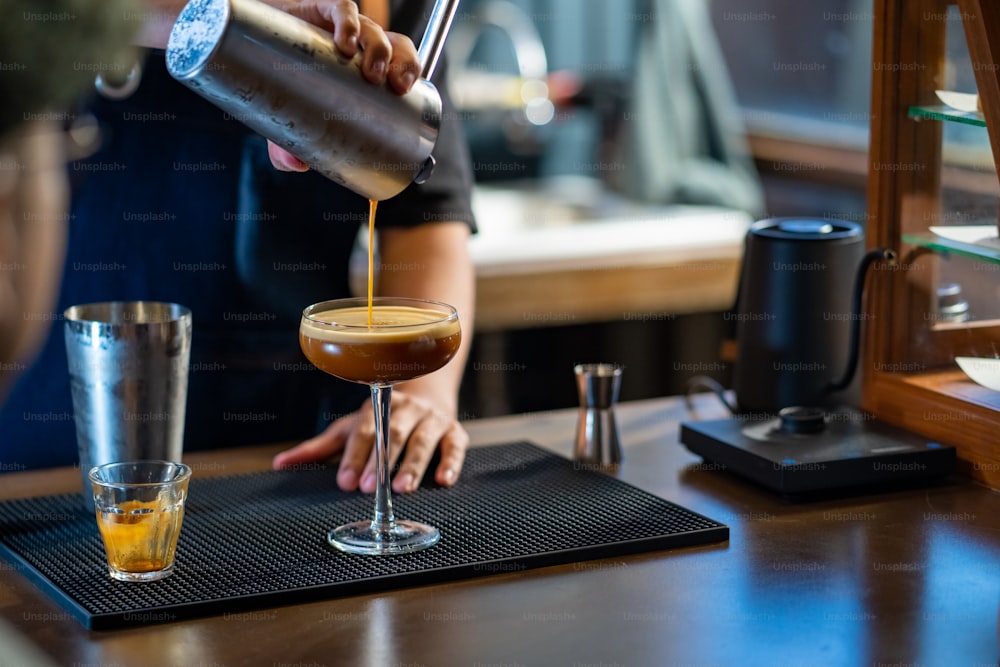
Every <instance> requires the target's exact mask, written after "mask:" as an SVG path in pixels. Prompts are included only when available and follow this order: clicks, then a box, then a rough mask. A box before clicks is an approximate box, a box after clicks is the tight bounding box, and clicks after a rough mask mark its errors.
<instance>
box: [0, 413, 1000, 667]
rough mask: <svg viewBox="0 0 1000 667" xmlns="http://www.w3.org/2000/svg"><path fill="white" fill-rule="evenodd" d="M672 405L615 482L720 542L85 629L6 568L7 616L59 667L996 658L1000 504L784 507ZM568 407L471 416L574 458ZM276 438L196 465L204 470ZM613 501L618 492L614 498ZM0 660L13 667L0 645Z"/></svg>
mask: <svg viewBox="0 0 1000 667" xmlns="http://www.w3.org/2000/svg"><path fill="white" fill-rule="evenodd" d="M694 410H695V411H694V412H691V411H689V409H688V408H687V407H686V406H685V404H684V402H683V401H681V400H679V399H657V400H651V401H642V402H635V403H627V404H624V405H621V406H620V407H619V411H618V416H619V419H620V424H621V430H622V439H623V441H624V445H625V451H624V455H625V459H624V462H623V464H622V465H621V467H620V468H619V470H618V471H617V472H616V473H615V474H616V475H617V476H618V477H619V478H621V479H622V480H624V481H627V482H630V483H632V484H634V485H636V486H639V487H641V488H643V489H646V490H648V491H650V492H653V493H655V494H657V495H660V496H662V497H664V498H667V499H668V500H671V501H674V502H676V503H678V504H680V505H683V506H685V507H687V508H689V509H691V510H694V511H696V512H699V513H701V514H705V515H707V516H709V517H711V518H713V519H716V520H718V521H722V522H723V523H726V524H728V525H729V527H730V541H729V542H728V543H722V544H718V545H712V546H706V547H697V548H684V549H677V550H671V551H661V552H655V553H648V554H643V555H637V556H629V557H624V558H612V559H604V560H595V561H587V562H580V563H575V564H570V565H563V566H557V567H547V568H541V569H534V570H527V571H520V572H508V573H500V574H494V575H490V576H485V577H482V578H477V579H470V580H464V581H458V582H452V583H448V584H441V585H432V586H423V587H416V588H409V589H403V590H398V591H394V592H389V593H378V594H374V595H361V596H356V597H349V598H342V599H337V600H330V601H323V602H311V603H308V604H301V605H292V606H283V607H275V608H270V609H262V610H259V611H255V612H251V613H240V614H231V615H222V616H215V617H208V618H203V619H195V620H189V621H181V622H174V623H165V624H160V625H149V626H144V627H140V628H134V629H126V630H115V631H107V632H89V631H87V630H85V629H84V628H83V627H82V626H81V625H79V624H78V623H77V622H76V621H75V620H73V619H72V618H70V617H69V616H68V615H67V614H66V613H65V612H63V610H62V609H61V608H60V607H59V606H58V605H57V604H55V603H54V602H53V601H51V600H50V599H49V598H47V597H46V596H45V595H43V594H42V593H40V592H39V591H38V590H37V589H36V588H35V587H34V586H33V585H32V584H31V583H30V582H29V581H28V580H27V579H26V578H25V577H24V576H23V575H22V574H21V573H19V572H18V571H17V570H16V568H14V567H13V566H11V565H10V564H7V563H4V562H3V561H0V620H2V621H3V622H5V623H7V624H8V625H11V626H13V628H14V630H15V632H17V633H19V634H20V635H23V636H24V637H25V638H26V639H27V640H28V641H29V642H31V643H32V644H34V645H35V646H36V647H37V648H39V649H40V650H41V651H42V652H43V653H45V654H47V655H48V656H51V658H52V660H53V661H54V663H55V664H58V665H78V666H83V665H170V666H177V667H180V666H182V665H183V666H197V665H205V666H207V665H213V666H222V665H254V666H258V665H265V666H268V665H270V666H272V667H280V666H282V665H351V666H368V665H370V666H378V667H393V666H397V667H417V666H427V667H436V666H438V665H444V666H452V665H454V666H467V667H490V666H503V667H512V666H513V667H528V666H536V665H537V666H551V665H568V666H574V667H585V666H597V665H599V666H601V667H607V666H619V667H625V666H628V667H632V666H657V667H660V666H663V667H666V666H670V665H676V666H678V667H679V666H681V665H684V666H690V665H698V666H702V665H704V666H708V665H721V666H730V665H739V666H750V665H766V666H791V665H801V666H806V665H809V666H817V665H846V666H858V665H870V666H872V667H880V666H881V667H889V666H891V665H907V666H916V665H920V666H927V667H930V666H934V665H942V666H944V667H960V666H965V667H977V666H984V665H996V664H997V655H998V651H997V647H998V642H997V615H998V609H1000V496H998V495H997V494H996V493H994V492H992V491H989V490H987V489H985V488H983V487H980V486H977V485H975V484H974V483H971V482H969V481H968V480H966V479H964V478H958V477H956V478H953V479H948V480H945V481H943V482H942V483H939V484H935V485H933V486H929V487H926V488H921V489H914V490H905V491H894V492H887V493H882V494H874V495H864V496H855V497H849V498H840V499H828V500H823V501H815V502H809V503H805V502H802V503H790V502H787V501H784V500H782V499H780V498H778V497H776V496H774V495H772V494H771V493H769V492H767V491H764V490H761V489H759V488H757V487H755V486H752V485H750V484H748V483H745V482H742V481H740V480H737V479H735V478H733V477H731V476H730V475H728V474H727V473H725V472H724V471H720V470H718V469H716V467H715V466H712V465H706V464H704V463H703V462H701V461H700V459H698V458H697V457H695V456H693V455H692V454H690V453H689V452H688V451H687V450H686V449H685V448H684V447H683V446H682V445H680V444H679V443H678V440H677V435H678V424H679V422H681V421H683V420H689V419H699V418H716V417H719V416H721V415H722V412H721V409H720V408H719V406H718V404H717V402H716V401H715V399H714V397H709V396H701V397H698V398H697V400H696V401H695V406H694ZM575 419H576V411H575V410H565V411H557V412H550V413H539V414H529V415H520V416H514V417H504V418H496V419H489V420H480V421H476V422H469V423H468V424H467V427H468V429H469V431H470V433H471V435H472V438H473V442H474V444H477V445H482V444H490V443H496V442H507V441H511V440H520V439H528V440H532V441H534V442H536V443H537V444H539V445H542V446H544V447H546V448H549V449H551V450H553V451H556V452H558V453H560V454H564V455H569V453H570V448H571V443H572V439H573V435H574V429H575V426H576V422H575ZM278 449H280V447H277V446H268V447H257V448H248V449H234V450H225V451H219V452H211V453H198V454H192V455H191V456H189V457H187V459H186V460H188V461H189V462H190V463H192V464H193V465H194V466H195V467H196V470H197V471H198V472H197V474H199V475H210V474H234V473H237V472H242V471H249V470H259V469H264V468H267V467H268V466H269V463H270V457H271V455H272V454H273V453H274V452H275V451H277V450H278ZM78 484H79V474H78V471H77V470H74V469H59V470H51V471H39V472H21V473H11V474H7V475H3V476H0V498H5V499H6V498H14V497H21V496H30V495H40V494H48V493H55V492H63V491H67V490H71V489H74V488H76V485H78ZM608 502H614V499H613V498H609V499H608ZM0 664H4V665H5V667H6V663H4V661H3V659H2V650H0Z"/></svg>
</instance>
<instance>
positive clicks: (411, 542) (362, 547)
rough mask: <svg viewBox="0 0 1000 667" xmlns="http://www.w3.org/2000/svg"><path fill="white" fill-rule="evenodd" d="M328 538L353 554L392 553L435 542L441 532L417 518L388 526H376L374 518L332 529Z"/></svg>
mask: <svg viewBox="0 0 1000 667" xmlns="http://www.w3.org/2000/svg"><path fill="white" fill-rule="evenodd" d="M326 539H327V541H328V542H329V543H330V544H332V545H333V546H335V547H337V548H338V549H340V550H341V551H347V552H348V553H352V554H374V555H392V554H405V553H410V552H411V551H420V550H421V549H426V548H427V547H431V546H434V545H435V544H437V541H438V540H439V539H441V533H440V532H438V529H437V528H434V527H433V526H427V525H425V524H422V523H418V522H416V521H396V522H395V523H394V524H393V525H392V526H391V527H390V528H388V529H381V530H379V529H376V528H375V525H374V524H373V523H372V522H371V521H355V522H354V523H348V524H345V525H343V526H340V527H339V528H334V529H333V530H331V531H330V532H329V533H328V534H327V536H326Z"/></svg>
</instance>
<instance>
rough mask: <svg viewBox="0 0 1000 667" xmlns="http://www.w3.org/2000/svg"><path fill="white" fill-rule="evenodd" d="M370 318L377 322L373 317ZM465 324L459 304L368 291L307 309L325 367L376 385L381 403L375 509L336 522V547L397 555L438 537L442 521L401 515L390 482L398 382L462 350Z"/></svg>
mask: <svg viewBox="0 0 1000 667" xmlns="http://www.w3.org/2000/svg"><path fill="white" fill-rule="evenodd" d="M369 317H370V323H369ZM461 340H462V329H461V325H460V323H459V319H458V313H457V311H456V310H455V308H454V307H452V306H449V305H447V304H444V303H439V302H436V301H428V300H425V299H411V298H402V297H375V298H374V299H373V300H372V308H371V311H370V312H369V308H368V299H367V298H365V297H360V298H348V299H334V300H332V301H323V302H320V303H316V304H313V305H311V306H309V307H308V308H306V309H305V310H304V311H303V312H302V321H301V324H300V326H299V343H300V344H301V346H302V351H303V352H304V353H305V355H306V358H307V359H309V361H310V362H312V364H313V365H314V366H316V367H317V368H319V369H320V370H322V371H324V372H326V373H329V374H330V375H333V376H335V377H338V378H341V379H342V380H348V381H349V382H357V383H360V384H366V385H368V386H369V387H370V388H371V397H372V407H373V408H374V409H375V452H376V454H375V465H376V472H375V476H376V486H375V511H374V515H373V516H372V518H371V519H370V520H364V521H355V522H353V523H348V524H345V525H343V526H340V527H338V528H334V529H333V530H331V531H330V532H329V534H328V535H327V540H328V541H329V542H330V544H332V545H333V546H335V547H337V548H338V549H341V550H342V551H347V552H351V553H360V554H397V553H407V552H411V551H417V550H419V549H425V548H427V547H429V546H432V545H434V544H435V543H437V541H438V539H439V538H440V533H439V532H438V530H437V528H434V527H432V526H428V525H425V524H423V523H419V522H417V521H406V520H399V519H396V518H395V516H394V515H393V511H392V496H391V491H390V486H389V402H390V399H391V396H392V386H393V384H396V383H398V382H404V381H406V380H412V379H414V378H417V377H420V376H421V375H426V374H428V373H432V372H434V371H436V370H438V369H439V368H441V367H442V366H444V365H445V364H447V363H448V361H449V360H450V359H451V358H452V357H454V356H455V354H456V353H457V352H458V347H459V343H461Z"/></svg>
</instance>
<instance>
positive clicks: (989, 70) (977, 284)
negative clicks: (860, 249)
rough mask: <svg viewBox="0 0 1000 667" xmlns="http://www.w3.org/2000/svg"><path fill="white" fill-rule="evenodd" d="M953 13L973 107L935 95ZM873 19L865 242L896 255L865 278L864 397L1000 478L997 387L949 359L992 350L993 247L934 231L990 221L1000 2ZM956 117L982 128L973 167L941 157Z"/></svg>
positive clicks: (995, 349) (999, 153)
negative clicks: (961, 298)
mask: <svg viewBox="0 0 1000 667" xmlns="http://www.w3.org/2000/svg"><path fill="white" fill-rule="evenodd" d="M956 21H957V22H959V23H960V24H961V27H962V30H960V31H958V33H959V34H960V35H962V36H963V40H964V45H963V48H965V49H967V51H968V62H967V63H964V66H965V67H966V68H969V67H971V70H972V72H973V73H974V81H975V86H976V87H977V88H978V94H979V98H980V101H981V108H982V110H981V112H979V113H976V112H973V113H964V114H962V113H954V112H953V111H951V110H949V109H948V108H947V107H942V106H941V103H940V101H939V100H938V99H937V95H936V91H937V90H939V89H943V88H947V87H948V86H949V83H950V77H951V76H952V74H953V71H954V68H955V63H953V62H951V61H950V60H949V57H948V48H947V47H948V39H947V35H948V34H949V30H948V28H949V26H950V27H951V28H952V29H953V30H952V34H954V33H955V30H954V28H955V25H956ZM874 26H875V27H874V40H873V51H872V56H873V61H872V105H871V143H870V148H869V181H868V220H867V229H868V245H869V246H870V247H872V248H874V247H884V248H892V249H894V250H896V251H897V253H898V264H897V265H896V266H895V267H882V268H880V269H879V270H876V271H873V273H872V275H870V276H869V278H868V284H867V294H868V297H867V310H868V312H869V313H870V319H869V320H868V321H867V322H866V323H865V326H866V330H865V338H864V341H865V343H864V354H863V357H862V365H861V368H860V371H861V374H862V407H863V408H864V409H865V410H867V411H869V412H871V413H873V414H874V415H876V416H877V417H879V418H881V419H883V420H885V421H888V422H891V423H894V424H896V425H898V426H901V427H903V428H905V429H907V430H909V431H913V432H915V433H919V434H921V435H923V436H925V437H928V438H932V439H936V440H940V441H941V442H943V443H946V444H950V445H954V446H955V447H956V448H957V450H958V456H959V460H960V468H961V470H963V471H964V472H966V473H968V474H969V475H971V476H972V477H973V478H975V479H977V480H979V481H981V482H983V483H985V484H987V485H989V486H990V487H992V488H997V489H1000V391H996V390H992V389H989V388H987V387H985V386H982V385H980V384H977V383H975V382H973V381H972V380H971V379H969V377H968V376H966V375H965V373H963V372H962V370H961V369H959V367H958V366H957V364H956V362H955V358H956V357H958V356H973V357H981V358H998V357H1000V245H997V246H996V247H991V246H992V244H991V243H989V242H983V243H973V244H967V243H961V242H955V241H952V240H949V239H948V238H942V237H941V236H939V235H937V234H935V233H933V232H931V231H930V228H931V227H935V228H936V229H938V230H939V231H940V229H941V228H942V227H948V226H959V225H961V226H966V225H970V224H977V225H978V224H982V225H983V229H984V230H987V229H988V226H989V225H992V228H993V229H994V230H995V229H996V224H997V219H996V210H995V208H993V209H987V210H986V212H985V213H984V212H983V210H982V209H981V208H980V206H979V204H978V203H977V202H982V201H986V202H992V204H993V206H994V207H995V205H996V202H997V201H998V199H1000V181H998V179H997V170H996V166H995V165H996V164H1000V71H998V70H1000V2H998V0H958V1H957V2H947V1H945V0H875V1H874ZM966 92H968V91H966ZM951 122H958V123H967V124H968V123H971V124H972V125H979V126H981V128H982V129H981V130H979V131H981V132H982V137H983V138H982V146H984V150H983V153H984V154H985V155H986V156H987V158H990V157H992V159H989V160H988V162H989V164H987V165H985V166H984V165H982V164H979V165H976V166H973V167H970V166H969V165H968V164H963V160H962V155H961V152H959V154H958V155H957V157H956V156H955V155H951V154H949V150H948V147H947V145H946V143H945V142H944V141H943V137H944V135H945V130H944V128H945V127H946V126H947V125H948V124H949V123H951ZM987 142H988V145H989V147H990V149H991V150H985V146H986V145H987ZM954 192H960V193H962V194H961V195H960V196H957V197H956V196H955V195H954ZM956 223H958V225H956ZM949 235H951V230H949ZM955 267H957V268H955ZM954 275H958V276H959V277H960V279H961V281H962V285H963V286H964V288H965V289H966V290H968V291H969V292H970V293H975V294H977V295H978V298H979V301H980V304H982V305H981V306H979V307H978V308H977V309H976V311H977V312H974V313H973V314H972V319H970V320H967V321H955V320H956V319H958V320H960V319H961V318H952V317H943V316H942V310H941V308H939V305H940V299H941V296H940V293H939V290H941V288H942V285H943V284H944V282H945V281H946V280H951V279H952V277H953V276H954ZM994 302H995V303H996V308H995V309H994V306H993V304H994ZM985 363H988V362H984V364H985ZM997 363H998V364H1000V361H998V362H997Z"/></svg>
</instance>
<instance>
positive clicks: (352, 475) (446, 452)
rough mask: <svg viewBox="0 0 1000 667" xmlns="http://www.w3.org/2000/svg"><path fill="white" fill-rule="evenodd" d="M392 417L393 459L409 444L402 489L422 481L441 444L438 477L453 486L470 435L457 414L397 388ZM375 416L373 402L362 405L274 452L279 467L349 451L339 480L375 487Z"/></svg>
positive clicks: (398, 485) (347, 485)
mask: <svg viewBox="0 0 1000 667" xmlns="http://www.w3.org/2000/svg"><path fill="white" fill-rule="evenodd" d="M391 412H392V419H390V420H389V429H390V431H391V433H390V435H389V450H390V451H389V458H390V464H394V463H395V462H396V460H397V459H398V458H399V454H400V451H401V450H402V449H403V445H404V443H405V444H406V451H405V454H404V456H403V462H402V464H401V465H400V467H399V470H398V471H397V472H396V474H395V476H394V477H393V479H392V489H393V491H395V492H396V493H408V492H410V491H413V490H415V489H416V488H417V486H419V484H420V480H421V479H422V478H423V476H424V472H425V471H426V470H427V465H428V463H429V462H430V460H431V457H432V456H433V454H434V450H435V449H437V448H438V447H440V448H441V461H440V463H439V464H438V466H437V469H436V470H435V471H434V481H436V482H437V483H438V484H440V485H442V486H451V485H453V484H454V483H455V482H456V480H458V475H459V473H460V472H461V470H462V463H463V461H464V460H465V450H466V449H467V448H468V445H469V435H468V434H467V433H466V432H465V429H464V428H462V425H461V424H460V423H458V421H456V420H455V418H454V417H453V416H452V415H451V414H449V413H446V412H444V411H442V410H440V409H439V408H438V407H437V406H435V405H433V404H432V403H430V402H429V401H427V400H425V399H424V398H422V397H419V396H417V395H415V394H407V393H405V392H404V391H402V390H397V389H393V391H392V404H391ZM374 444H375V416H374V414H373V413H372V406H371V401H366V403H365V404H364V406H362V408H361V409H360V410H357V411H356V412H353V413H351V414H349V415H347V416H345V417H341V418H340V419H338V420H337V421H335V422H333V423H332V424H330V426H328V427H327V429H326V430H325V431H323V433H321V434H319V435H317V436H316V437H315V438H312V439H310V440H306V441H305V442H303V443H302V444H300V445H298V446H296V447H293V448H292V449H289V450H286V451H284V452H281V453H280V454H278V455H277V456H275V457H274V462H273V465H274V467H275V468H282V467H284V466H289V465H294V464H296V463H305V462H312V461H322V460H325V459H328V458H330V457H331V456H333V455H334V454H337V453H338V452H343V454H342V456H341V460H340V470H339V472H338V473H337V485H338V486H339V487H340V488H341V489H343V490H344V491H354V490H355V489H358V488H360V489H361V490H362V491H363V492H365V493H373V492H374V491H375V447H374Z"/></svg>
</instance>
